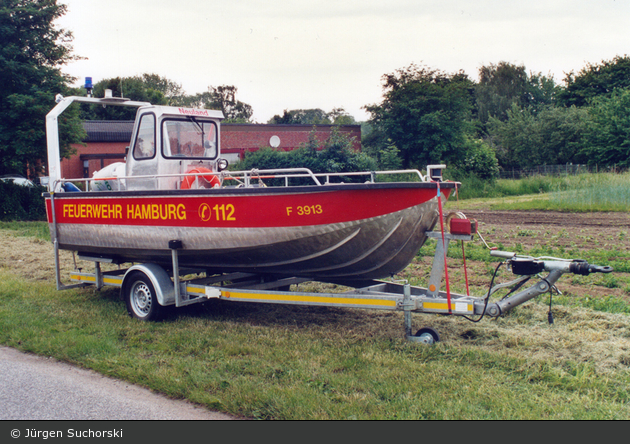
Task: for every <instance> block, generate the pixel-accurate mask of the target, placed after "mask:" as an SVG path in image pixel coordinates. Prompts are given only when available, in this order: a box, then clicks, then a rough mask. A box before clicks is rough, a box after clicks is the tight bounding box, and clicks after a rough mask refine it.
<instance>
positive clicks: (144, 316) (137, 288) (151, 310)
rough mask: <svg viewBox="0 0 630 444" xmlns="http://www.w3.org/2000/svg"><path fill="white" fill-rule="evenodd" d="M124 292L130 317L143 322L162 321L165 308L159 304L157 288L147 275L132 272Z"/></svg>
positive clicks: (127, 279) (126, 281)
mask: <svg viewBox="0 0 630 444" xmlns="http://www.w3.org/2000/svg"><path fill="white" fill-rule="evenodd" d="M122 290H123V297H124V298H125V303H126V305H127V313H129V316H131V317H132V318H136V319H140V320H141V321H157V320H159V319H161V317H162V315H163V314H164V307H162V306H161V305H160V303H159V302H158V299H157V293H156V291H155V286H154V285H153V283H152V282H151V279H149V277H148V276H147V275H146V274H145V273H143V272H141V271H132V272H131V273H130V274H129V276H127V278H126V279H125V285H124V286H123V288H122Z"/></svg>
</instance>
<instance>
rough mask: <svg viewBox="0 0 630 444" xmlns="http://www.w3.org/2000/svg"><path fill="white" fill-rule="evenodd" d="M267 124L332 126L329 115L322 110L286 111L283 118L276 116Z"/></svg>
mask: <svg viewBox="0 0 630 444" xmlns="http://www.w3.org/2000/svg"><path fill="white" fill-rule="evenodd" d="M267 123H270V124H282V125H330V124H331V123H332V121H331V120H330V118H329V117H328V113H326V111H324V110H323V109H320V108H313V109H292V110H286V109H285V110H284V113H283V114H282V116H279V115H277V114H276V115H275V116H273V117H272V118H271V119H269V121H268V122H267Z"/></svg>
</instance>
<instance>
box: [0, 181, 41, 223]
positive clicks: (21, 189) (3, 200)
mask: <svg viewBox="0 0 630 444" xmlns="http://www.w3.org/2000/svg"><path fill="white" fill-rule="evenodd" d="M45 191H46V188H45V187H41V186H34V187H27V186H21V185H16V184H14V183H13V182H4V181H0V220H3V221H10V220H46V208H45V201H44V197H43V196H42V193H44V192H45Z"/></svg>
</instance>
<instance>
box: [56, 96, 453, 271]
mask: <svg viewBox="0 0 630 444" xmlns="http://www.w3.org/2000/svg"><path fill="white" fill-rule="evenodd" d="M73 101H84V102H85V101H87V102H97V103H106V104H115V105H118V104H131V105H132V106H138V107H139V109H138V114H137V117H136V124H135V128H134V132H133V136H132V141H131V146H130V150H129V154H128V156H127V159H126V162H125V163H124V164H119V165H116V166H113V167H109V168H108V169H107V171H105V172H104V174H96V175H95V177H94V178H93V179H89V180H85V179H62V178H61V177H59V176H60V175H59V171H60V168H59V161H58V159H59V154H58V142H56V140H55V134H54V133H55V131H56V116H57V115H58V114H59V113H60V112H62V111H63V109H65V107H67V106H68V105H69V103H72V102H73ZM53 111H55V112H51V113H50V114H49V125H48V133H49V172H50V178H49V193H48V194H47V195H46V205H47V212H48V222H49V224H50V231H51V237H52V239H53V240H54V242H55V243H56V246H57V247H58V248H60V249H66V250H72V251H77V252H78V253H79V254H80V255H82V256H84V257H89V258H93V259H94V260H98V261H112V262H116V263H123V262H143V263H148V262H150V263H156V264H160V265H161V266H164V267H168V266H169V264H171V260H172V257H171V254H172V246H173V244H172V243H171V242H172V241H175V242H176V243H175V245H177V246H178V247H177V248H178V255H179V264H180V266H182V267H196V268H203V269H205V270H206V271H211V272H233V271H245V272H253V273H258V274H273V275H282V276H285V275H286V276H302V277H309V278H314V279H318V280H322V281H358V280H367V279H375V278H383V277H389V276H391V275H393V274H395V273H397V272H399V271H401V270H402V269H403V268H405V267H406V266H407V265H408V264H409V262H410V261H411V260H412V259H413V257H414V256H415V255H416V253H417V252H418V250H419V249H420V247H421V246H422V245H423V244H424V242H425V240H426V232H427V231H430V230H431V229H432V228H433V227H434V225H435V224H436V222H437V220H438V197H439V198H440V199H444V200H445V199H447V198H448V196H449V194H450V192H451V191H452V190H453V189H454V187H455V185H456V184H455V183H451V182H441V181H440V176H441V169H442V168H443V167H444V166H443V165H437V166H433V167H430V168H429V169H428V173H427V175H426V176H425V175H423V174H422V173H420V172H419V171H417V170H411V173H413V174H414V175H415V177H416V181H413V182H378V181H377V179H378V178H379V177H380V176H381V174H391V173H402V172H400V171H399V172H391V171H388V172H382V173H373V172H372V173H369V172H368V173H351V174H355V175H356V174H363V175H364V176H365V178H364V179H362V180H365V179H367V182H364V183H330V182H331V179H333V180H334V179H335V177H337V178H338V177H339V176H340V175H339V174H337V175H334V174H327V175H315V174H313V173H312V172H310V171H309V170H306V169H297V170H274V171H271V170H267V171H255V170H254V171H242V172H231V171H230V172H228V171H226V170H225V166H226V162H225V161H223V160H222V159H221V158H220V157H219V155H220V148H219V143H218V142H219V140H220V138H219V134H220V120H221V119H222V114H221V113H220V112H217V111H208V110H194V109H184V108H173V107H162V106H152V105H149V104H145V103H135V102H123V101H120V99H113V98H110V99H92V98H79V97H71V98H67V99H61V100H60V103H59V105H57V107H56V108H55V110H53ZM53 119H54V121H53ZM51 136H52V137H51ZM55 143H57V144H56V145H55ZM405 172H406V173H409V172H410V171H405ZM343 175H344V176H348V175H349V173H343ZM431 175H434V176H435V177H434V178H433V179H435V180H432V178H431V177H430V176H431ZM324 176H325V177H326V183H324V184H322V183H321V182H320V180H319V178H321V177H324ZM304 178H307V179H310V180H311V182H312V184H311V185H292V184H291V182H295V181H296V180H297V179H300V180H304ZM267 179H273V180H276V181H277V180H279V179H282V180H283V181H285V185H284V186H262V185H264V183H265V182H269V180H267ZM235 181H236V182H235ZM78 182H83V183H84V184H85V189H87V191H81V192H78V188H77V187H75V186H74V185H73V184H77V183H78ZM69 183H70V184H71V185H68V184H69ZM235 184H238V185H235ZM70 191H75V192H70ZM169 243H171V244H169Z"/></svg>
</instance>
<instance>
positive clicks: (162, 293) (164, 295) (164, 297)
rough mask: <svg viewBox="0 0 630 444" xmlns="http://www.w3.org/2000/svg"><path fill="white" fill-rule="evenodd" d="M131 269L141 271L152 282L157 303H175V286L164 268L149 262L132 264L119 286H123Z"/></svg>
mask: <svg viewBox="0 0 630 444" xmlns="http://www.w3.org/2000/svg"><path fill="white" fill-rule="evenodd" d="M133 271H141V272H142V273H144V274H146V275H147V276H148V278H149V279H150V280H151V283H152V284H153V287H155V292H156V293H157V299H158V303H159V304H160V305H161V306H163V307H165V306H167V305H173V304H175V286H174V285H173V281H172V280H171V277H170V276H169V275H168V273H166V271H165V270H164V268H162V267H161V266H159V265H157V264H151V263H149V264H137V265H134V266H132V267H131V268H129V270H127V272H126V273H125V276H124V277H123V281H122V287H121V288H125V284H126V281H127V277H128V276H129V274H130V273H132V272H133Z"/></svg>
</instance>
